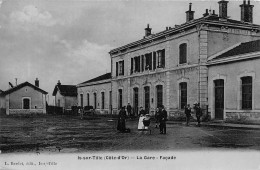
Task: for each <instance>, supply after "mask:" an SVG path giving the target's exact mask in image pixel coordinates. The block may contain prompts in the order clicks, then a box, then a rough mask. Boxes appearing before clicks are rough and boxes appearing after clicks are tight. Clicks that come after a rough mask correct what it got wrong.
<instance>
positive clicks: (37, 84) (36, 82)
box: [35, 78, 39, 87]
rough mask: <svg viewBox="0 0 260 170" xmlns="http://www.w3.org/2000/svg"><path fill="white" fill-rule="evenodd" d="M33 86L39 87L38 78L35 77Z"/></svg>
mask: <svg viewBox="0 0 260 170" xmlns="http://www.w3.org/2000/svg"><path fill="white" fill-rule="evenodd" d="M35 86H36V87H39V80H38V78H36V80H35Z"/></svg>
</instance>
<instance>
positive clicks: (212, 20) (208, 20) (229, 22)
mask: <svg viewBox="0 0 260 170" xmlns="http://www.w3.org/2000/svg"><path fill="white" fill-rule="evenodd" d="M198 24H213V25H219V26H232V27H243V28H245V29H250V30H260V27H259V25H257V24H253V23H247V22H242V21H238V20H233V19H222V18H220V17H219V16H218V15H208V16H204V17H201V18H198V19H193V20H191V21H189V22H185V23H183V24H181V25H178V26H175V27H174V28H170V29H168V30H163V31H161V32H158V33H156V34H152V35H150V36H148V37H144V38H143V39H140V40H138V41H134V42H132V43H129V44H126V45H124V46H121V47H118V48H115V49H112V50H111V51H110V52H109V53H110V55H112V54H116V53H117V52H118V51H124V50H127V49H129V48H130V49H131V48H136V47H138V46H139V45H140V44H142V45H144V44H147V43H151V42H153V41H156V40H159V39H163V38H165V36H171V35H174V34H178V33H179V32H180V31H182V30H185V29H188V28H192V27H196V26H197V25H198Z"/></svg>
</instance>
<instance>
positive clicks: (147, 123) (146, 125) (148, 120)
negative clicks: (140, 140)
mask: <svg viewBox="0 0 260 170" xmlns="http://www.w3.org/2000/svg"><path fill="white" fill-rule="evenodd" d="M150 123H151V118H150V115H148V114H147V115H145V118H144V119H143V124H144V129H145V130H149V131H150V134H151V129H150V128H149V126H150Z"/></svg>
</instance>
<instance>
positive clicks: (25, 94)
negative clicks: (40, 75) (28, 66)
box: [2, 79, 48, 115]
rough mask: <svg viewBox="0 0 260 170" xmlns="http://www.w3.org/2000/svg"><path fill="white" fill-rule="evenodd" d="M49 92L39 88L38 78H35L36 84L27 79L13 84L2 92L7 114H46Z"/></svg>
mask: <svg viewBox="0 0 260 170" xmlns="http://www.w3.org/2000/svg"><path fill="white" fill-rule="evenodd" d="M9 84H10V83H9ZM47 94H48V93H47V92H46V91H44V90H42V89H40V88H39V80H38V79H36V80H35V85H33V84H31V83H29V82H27V81H26V82H24V83H21V84H19V85H17V86H12V87H11V88H10V89H8V90H6V91H4V92H3V93H2V96H3V97H4V100H5V101H4V108H5V109H6V114H7V115H14V114H46V95H47Z"/></svg>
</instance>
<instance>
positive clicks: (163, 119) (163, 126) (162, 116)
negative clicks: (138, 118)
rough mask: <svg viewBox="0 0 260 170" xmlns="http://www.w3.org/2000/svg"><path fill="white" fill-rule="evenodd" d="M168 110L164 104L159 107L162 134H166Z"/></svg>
mask: <svg viewBox="0 0 260 170" xmlns="http://www.w3.org/2000/svg"><path fill="white" fill-rule="evenodd" d="M166 121H167V111H166V110H165V108H164V106H163V105H162V107H161V109H159V122H160V134H166Z"/></svg>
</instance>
